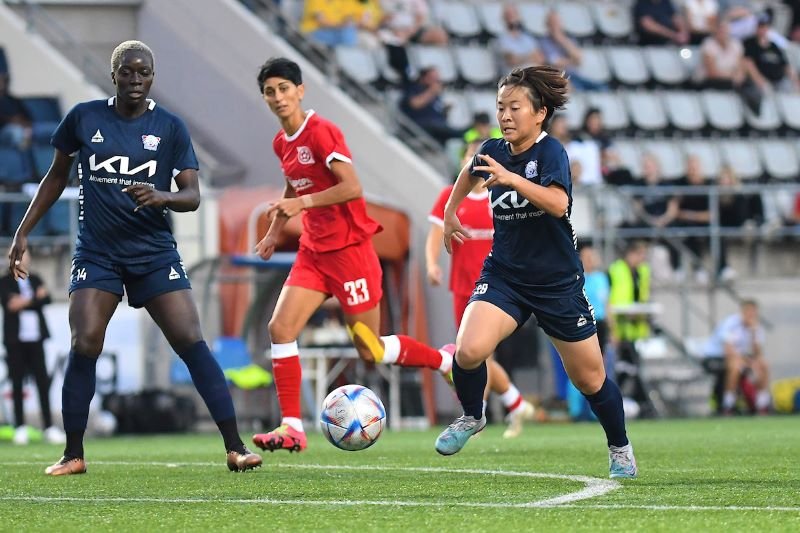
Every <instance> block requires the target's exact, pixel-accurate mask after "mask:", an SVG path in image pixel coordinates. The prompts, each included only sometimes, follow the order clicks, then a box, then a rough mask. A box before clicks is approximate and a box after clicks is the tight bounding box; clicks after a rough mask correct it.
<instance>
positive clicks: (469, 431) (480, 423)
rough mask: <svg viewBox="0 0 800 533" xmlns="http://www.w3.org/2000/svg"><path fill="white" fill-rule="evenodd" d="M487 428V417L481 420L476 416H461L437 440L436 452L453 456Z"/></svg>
mask: <svg viewBox="0 0 800 533" xmlns="http://www.w3.org/2000/svg"><path fill="white" fill-rule="evenodd" d="M485 427H486V416H483V417H481V419H480V420H478V419H476V418H475V417H474V416H467V415H464V416H460V417H458V418H456V420H455V422H453V423H452V424H450V425H449V426H447V429H445V430H444V431H442V433H441V434H440V435H439V437H437V439H436V451H437V452H439V453H440V454H442V455H453V454H455V453H458V452H460V451H461V448H463V447H464V445H465V444H466V443H467V441H468V440H469V438H470V437H471V436H473V435H475V434H476V433H478V432H479V431H481V430H482V429H483V428H485Z"/></svg>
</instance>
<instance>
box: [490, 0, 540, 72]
mask: <svg viewBox="0 0 800 533" xmlns="http://www.w3.org/2000/svg"><path fill="white" fill-rule="evenodd" d="M503 21H504V22H505V25H506V31H505V33H503V34H502V35H501V36H500V37H498V39H497V48H498V49H499V50H500V53H501V54H502V56H503V72H510V71H511V70H513V69H515V68H516V67H527V66H530V65H541V64H542V63H544V56H543V55H542V52H541V50H540V49H539V45H538V44H537V42H536V39H535V38H534V37H533V36H532V35H531V34H529V33H528V32H527V31H525V28H524V27H523V25H522V19H521V18H520V15H519V10H518V9H517V6H516V5H515V4H512V3H510V2H509V3H507V4H505V5H504V6H503Z"/></svg>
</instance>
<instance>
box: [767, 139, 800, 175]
mask: <svg viewBox="0 0 800 533" xmlns="http://www.w3.org/2000/svg"><path fill="white" fill-rule="evenodd" d="M757 144H758V151H759V152H761V160H762V161H763V162H764V169H765V170H766V171H767V174H769V175H770V176H771V177H773V178H775V179H779V180H796V179H797V178H798V177H800V163H798V161H797V156H798V153H797V152H796V151H795V147H794V146H792V143H791V141H787V140H783V139H762V140H760V141H758V143H757Z"/></svg>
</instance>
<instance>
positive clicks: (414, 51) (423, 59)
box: [409, 45, 458, 83]
mask: <svg viewBox="0 0 800 533" xmlns="http://www.w3.org/2000/svg"><path fill="white" fill-rule="evenodd" d="M409 59H410V61H411V63H412V65H413V66H414V68H415V69H416V70H417V71H419V70H420V69H422V68H426V67H436V69H437V70H438V71H439V76H440V77H441V80H442V83H453V82H455V81H456V80H457V79H458V72H457V71H456V64H455V61H454V60H453V54H452V53H451V51H450V49H449V48H445V47H442V46H427V45H415V46H412V47H411V49H410V50H409Z"/></svg>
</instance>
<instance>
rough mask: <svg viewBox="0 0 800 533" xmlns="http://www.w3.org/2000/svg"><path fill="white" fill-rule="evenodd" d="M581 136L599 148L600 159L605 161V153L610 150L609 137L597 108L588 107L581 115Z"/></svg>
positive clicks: (601, 114) (600, 112)
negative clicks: (590, 140)
mask: <svg viewBox="0 0 800 533" xmlns="http://www.w3.org/2000/svg"><path fill="white" fill-rule="evenodd" d="M581 136H582V137H583V138H584V139H592V140H593V141H594V142H596V143H597V146H598V148H600V158H601V160H603V161H605V158H606V152H607V151H608V149H609V148H611V144H612V142H611V136H610V135H609V134H608V132H607V131H606V129H605V124H604V122H603V112H602V111H600V109H599V108H597V107H590V108H589V109H587V110H586V113H585V114H584V115H583V131H582V132H581Z"/></svg>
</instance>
